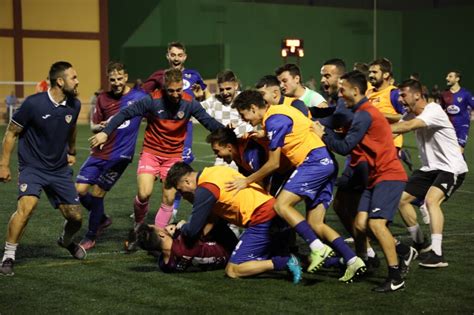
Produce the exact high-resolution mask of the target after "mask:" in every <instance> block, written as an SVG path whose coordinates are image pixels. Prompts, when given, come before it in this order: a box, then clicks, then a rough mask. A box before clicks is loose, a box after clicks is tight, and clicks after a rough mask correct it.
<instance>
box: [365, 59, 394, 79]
mask: <svg viewBox="0 0 474 315" xmlns="http://www.w3.org/2000/svg"><path fill="white" fill-rule="evenodd" d="M369 66H371V67H372V66H379V67H380V71H382V73H390V75H392V62H391V61H390V60H388V59H387V58H379V59H375V60H374V61H372V62H371V63H370V64H369Z"/></svg>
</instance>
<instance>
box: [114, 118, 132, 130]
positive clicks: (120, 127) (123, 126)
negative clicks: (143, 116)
mask: <svg viewBox="0 0 474 315" xmlns="http://www.w3.org/2000/svg"><path fill="white" fill-rule="evenodd" d="M128 126H130V120H125V121H124V122H123V123H122V124H121V125H120V126H119V127H118V128H117V129H125V128H127V127H128Z"/></svg>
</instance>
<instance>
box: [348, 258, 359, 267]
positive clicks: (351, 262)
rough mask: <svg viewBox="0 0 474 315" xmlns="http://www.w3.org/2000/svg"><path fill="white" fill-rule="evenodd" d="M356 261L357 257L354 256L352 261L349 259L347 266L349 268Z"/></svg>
mask: <svg viewBox="0 0 474 315" xmlns="http://www.w3.org/2000/svg"><path fill="white" fill-rule="evenodd" d="M356 260H357V256H354V257H352V258H351V259H349V260H348V261H347V264H346V265H347V266H349V265H352V264H353V263H355V262H356Z"/></svg>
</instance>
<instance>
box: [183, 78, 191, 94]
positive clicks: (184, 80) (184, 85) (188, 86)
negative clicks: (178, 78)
mask: <svg viewBox="0 0 474 315" xmlns="http://www.w3.org/2000/svg"><path fill="white" fill-rule="evenodd" d="M190 87H191V82H189V81H188V80H186V79H183V91H186V90H187V89H189V88H190Z"/></svg>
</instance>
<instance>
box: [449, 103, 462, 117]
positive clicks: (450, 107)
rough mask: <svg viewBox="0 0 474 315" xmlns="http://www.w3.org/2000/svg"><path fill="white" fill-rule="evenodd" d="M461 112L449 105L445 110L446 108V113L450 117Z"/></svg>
mask: <svg viewBox="0 0 474 315" xmlns="http://www.w3.org/2000/svg"><path fill="white" fill-rule="evenodd" d="M460 111H461V109H460V108H459V107H458V106H456V105H454V104H453V105H449V106H448V107H447V108H446V112H447V113H448V114H451V115H456V114H459V112H460Z"/></svg>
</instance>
